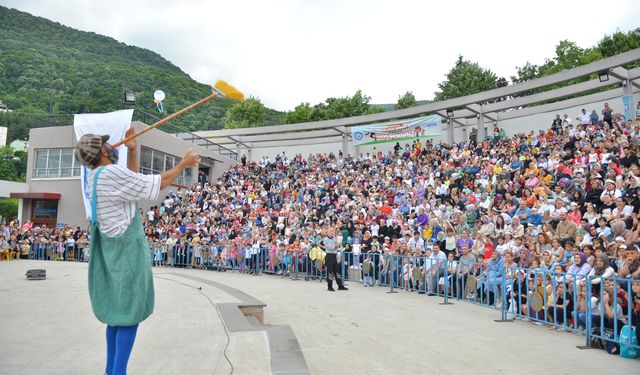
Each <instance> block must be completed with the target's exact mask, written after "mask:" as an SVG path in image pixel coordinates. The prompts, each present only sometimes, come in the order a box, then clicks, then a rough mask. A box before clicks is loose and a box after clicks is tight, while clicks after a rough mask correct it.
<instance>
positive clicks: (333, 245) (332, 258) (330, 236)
mask: <svg viewBox="0 0 640 375" xmlns="http://www.w3.org/2000/svg"><path fill="white" fill-rule="evenodd" d="M335 232H336V231H335V229H334V228H333V227H328V228H327V229H326V230H325V236H324V238H323V239H322V241H321V242H320V247H321V248H322V249H323V250H324V251H325V253H326V254H327V255H326V257H325V258H324V261H325V266H326V269H327V290H329V291H330V292H335V289H333V279H336V283H338V290H348V289H347V288H345V286H344V285H342V278H341V277H340V274H341V272H340V266H339V264H338V245H339V244H338V240H337V239H336V236H335Z"/></svg>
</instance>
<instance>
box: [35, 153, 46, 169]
mask: <svg viewBox="0 0 640 375" xmlns="http://www.w3.org/2000/svg"><path fill="white" fill-rule="evenodd" d="M48 151H49V150H37V151H36V168H46V167H47V152H48Z"/></svg>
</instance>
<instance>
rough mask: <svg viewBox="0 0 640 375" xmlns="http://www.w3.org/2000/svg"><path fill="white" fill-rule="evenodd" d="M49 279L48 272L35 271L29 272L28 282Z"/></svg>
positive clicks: (42, 270) (43, 270)
mask: <svg viewBox="0 0 640 375" xmlns="http://www.w3.org/2000/svg"><path fill="white" fill-rule="evenodd" d="M46 278H47V270H45V269H35V270H28V271H27V280H45V279H46Z"/></svg>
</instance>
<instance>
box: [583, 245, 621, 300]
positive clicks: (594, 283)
mask: <svg viewBox="0 0 640 375" xmlns="http://www.w3.org/2000/svg"><path fill="white" fill-rule="evenodd" d="M614 274H615V271H614V270H613V267H611V265H610V264H609V257H608V256H607V254H604V253H603V254H600V255H598V256H597V257H596V264H595V266H594V267H593V268H592V269H591V272H589V280H591V289H592V290H593V294H598V293H600V285H601V284H602V279H603V278H604V279H606V278H607V277H612V276H614ZM581 282H582V283H583V284H584V283H585V282H586V281H585V280H582V281H581Z"/></svg>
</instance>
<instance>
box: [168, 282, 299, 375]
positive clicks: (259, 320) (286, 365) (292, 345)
mask: <svg viewBox="0 0 640 375" xmlns="http://www.w3.org/2000/svg"><path fill="white" fill-rule="evenodd" d="M163 274H165V275H172V276H178V277H182V278H185V279H190V280H193V281H197V282H200V283H203V284H207V285H211V286H213V287H216V288H218V289H221V290H223V291H225V292H226V293H228V294H230V295H231V296H233V297H234V298H236V299H237V300H238V301H239V302H237V303H218V304H217V306H218V309H219V311H220V315H221V316H222V321H223V322H224V324H225V325H226V327H227V329H228V330H229V332H234V333H236V332H256V331H257V332H261V331H262V332H265V333H266V334H267V338H268V342H269V351H270V361H271V373H272V374H277V375H307V374H309V369H308V368H307V362H306V360H305V358H304V353H303V352H302V349H301V347H300V344H299V343H298V338H297V337H296V335H295V333H293V330H292V329H291V327H290V326H288V325H277V326H270V325H264V308H265V307H266V306H267V305H266V304H265V303H263V302H261V301H259V300H257V299H255V298H253V297H252V296H250V295H248V294H246V293H244V292H242V291H239V290H237V289H234V288H232V287H230V286H227V285H224V284H221V283H217V282H215V281H211V280H207V279H204V278H201V277H197V276H191V275H185V274H182V273H163Z"/></svg>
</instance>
